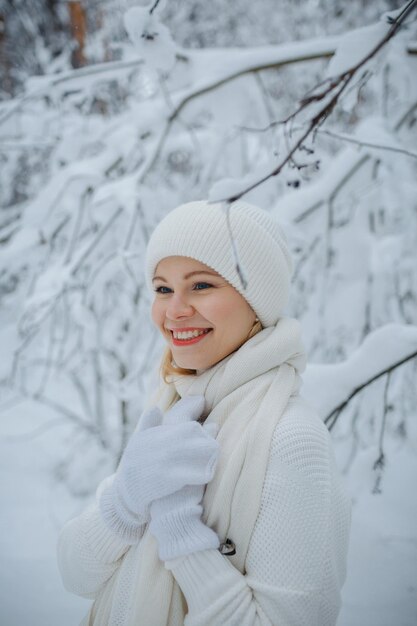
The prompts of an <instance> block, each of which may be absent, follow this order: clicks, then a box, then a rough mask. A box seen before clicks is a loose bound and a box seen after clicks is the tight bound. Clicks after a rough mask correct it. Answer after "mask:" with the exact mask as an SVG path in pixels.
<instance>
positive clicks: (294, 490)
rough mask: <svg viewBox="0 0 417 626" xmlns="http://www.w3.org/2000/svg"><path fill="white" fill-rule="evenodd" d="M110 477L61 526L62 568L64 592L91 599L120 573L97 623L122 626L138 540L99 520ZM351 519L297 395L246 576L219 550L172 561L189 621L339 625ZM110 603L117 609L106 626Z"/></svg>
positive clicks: (327, 452)
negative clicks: (128, 540) (100, 502)
mask: <svg viewBox="0 0 417 626" xmlns="http://www.w3.org/2000/svg"><path fill="white" fill-rule="evenodd" d="M112 480H113V477H109V478H107V479H105V480H104V481H103V482H102V483H101V484H100V485H99V487H98V489H97V495H96V501H95V502H94V503H93V504H92V505H91V506H90V507H88V509H87V510H86V511H84V512H83V513H82V514H81V515H79V516H78V517H77V518H75V519H73V520H70V521H68V522H67V523H66V524H65V526H64V527H63V529H62V531H61V533H60V537H59V543H58V564H59V568H60V571H61V575H62V579H63V582H64V585H65V587H66V589H67V590H68V591H71V592H73V593H75V594H78V595H80V596H82V597H85V598H94V597H98V596H100V595H102V596H103V597H104V596H105V594H106V590H107V587H106V582H107V581H108V580H109V579H111V577H112V576H114V574H115V573H116V571H117V570H119V569H122V574H123V575H122V576H120V578H119V584H118V586H117V588H116V589H115V590H114V594H113V595H112V597H111V599H109V604H108V606H105V603H102V604H101V605H100V609H99V612H98V613H97V614H96V615H95V616H94V619H95V621H96V623H98V624H100V626H108V625H109V624H110V623H111V626H125V624H126V621H125V620H126V606H127V604H128V602H129V600H130V598H131V597H132V595H134V593H135V584H134V583H135V578H134V575H135V571H136V568H137V566H138V559H139V557H140V545H141V544H140V541H138V544H137V546H136V549H134V548H133V547H132V546H130V545H129V544H128V543H126V542H125V541H123V540H122V539H121V538H120V537H119V535H118V534H116V533H114V532H111V531H110V530H109V529H108V527H107V526H106V525H105V524H104V523H103V520H102V518H101V515H100V512H99V510H98V500H99V498H100V494H101V492H102V491H103V489H104V488H105V487H106V486H107V485H108V484H109V482H111V481H112ZM249 504H250V503H248V505H249ZM350 520H351V500H350V498H349V497H348V494H347V493H346V491H345V488H344V485H343V483H342V480H341V477H340V474H339V472H338V469H337V467H336V463H335V459H334V455H333V449H332V443H331V439H330V435H329V432H328V431H327V428H326V427H325V426H324V424H323V422H322V421H321V420H320V419H319V418H318V417H317V415H316V414H315V413H314V412H313V411H312V410H311V408H310V407H309V406H308V405H307V404H306V403H305V402H304V401H303V400H302V399H301V398H300V397H299V396H298V397H293V398H292V399H291V400H290V402H289V403H288V405H287V409H286V411H285V413H284V415H283V417H282V418H281V420H280V421H279V422H278V424H277V426H276V429H275V431H274V434H273V438H272V442H271V449H270V458H269V462H268V467H267V473H266V476H265V483H264V487H263V490H262V499H261V505H260V508H259V514H258V518H257V521H256V525H255V527H254V531H253V534H252V537H251V541H250V544H249V550H248V553H247V558H246V575H244V576H243V575H242V574H241V573H240V572H239V571H238V570H237V569H236V568H234V567H233V566H232V565H231V564H230V562H229V560H228V558H227V557H225V556H223V555H221V554H220V553H219V552H218V551H217V550H205V551H201V552H195V553H194V554H191V555H189V556H186V557H181V558H179V559H175V560H173V561H170V562H169V563H167V566H168V567H170V568H171V571H172V573H173V574H174V575H175V577H176V579H177V581H178V582H179V583H180V585H181V589H182V591H183V593H184V595H185V597H186V601H187V605H188V615H187V617H186V618H185V621H184V625H185V626H197V625H199V626H220V625H222V626H232V625H233V626H294V624H296V625H297V626H335V624H336V620H337V616H338V613H339V611H340V606H341V595H340V590H341V588H342V586H343V583H344V580H345V576H346V555H347V550H348V539H349V529H350ZM150 583H152V580H151V581H150ZM111 604H113V606H117V607H119V610H118V611H115V610H113V616H112V621H111V622H110V621H109V615H110V605H111ZM139 623H140V622H138V624H139ZM87 625H88V621H84V622H83V626H87ZM135 626H136V625H135ZM161 626H162V625H161Z"/></svg>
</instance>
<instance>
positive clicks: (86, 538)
mask: <svg viewBox="0 0 417 626" xmlns="http://www.w3.org/2000/svg"><path fill="white" fill-rule="evenodd" d="M113 480H114V474H112V475H111V476H109V477H107V478H105V479H104V480H103V481H102V482H101V483H100V485H99V486H98V488H97V491H96V497H95V501H94V502H93V503H92V504H91V505H90V506H89V507H87V509H86V510H85V511H83V513H81V515H79V516H78V517H76V518H74V519H71V520H69V521H68V522H67V523H66V524H65V525H64V526H63V528H62V530H61V532H60V534H59V537H58V544H57V559H58V567H59V570H60V573H61V578H62V581H63V584H64V587H65V589H66V590H67V591H70V592H72V593H75V594H77V595H80V596H82V597H84V598H94V597H95V596H96V595H97V593H98V592H99V591H100V589H101V588H102V587H103V586H104V584H105V583H106V582H107V580H108V579H109V578H110V577H111V576H112V574H113V573H114V572H115V570H116V569H117V568H118V567H119V566H120V562H121V559H122V557H123V555H124V554H125V552H126V551H127V550H128V549H129V548H130V547H131V545H132V541H131V540H128V539H126V538H125V537H123V535H122V534H120V533H117V532H116V531H115V530H114V529H113V528H111V527H110V526H109V524H106V523H105V522H104V520H103V516H102V513H101V512H100V504H99V503H100V498H101V495H102V493H103V491H105V489H106V488H107V487H108V486H109V485H110V484H111V482H112V481H113ZM143 530H144V526H143V525H142V526H141V527H140V528H139V527H138V530H137V541H139V539H140V537H141V536H142V534H143ZM130 539H131V538H130Z"/></svg>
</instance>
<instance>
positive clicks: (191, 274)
mask: <svg viewBox="0 0 417 626" xmlns="http://www.w3.org/2000/svg"><path fill="white" fill-rule="evenodd" d="M196 274H209V275H210V276H217V277H218V274H215V273H214V272H207V271H204V270H197V271H195V272H189V273H188V274H185V275H184V280H186V279H187V278H190V277H191V276H195V275H196ZM154 280H163V281H164V283H167V282H168V281H167V280H166V279H165V278H163V277H162V276H154V277H153V278H152V282H153V281H154Z"/></svg>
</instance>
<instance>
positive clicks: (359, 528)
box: [0, 403, 417, 626]
mask: <svg viewBox="0 0 417 626" xmlns="http://www.w3.org/2000/svg"><path fill="white" fill-rule="evenodd" d="M34 412H37V413H38V412H39V408H38V407H36V406H34V405H33V404H29V403H22V404H19V405H16V406H15V407H13V408H11V409H9V411H8V412H7V413H5V414H4V415H3V419H2V422H1V424H2V425H1V432H0V434H1V440H0V441H1V443H0V459H1V460H0V492H1V496H0V497H1V511H2V512H1V517H0V555H1V563H2V567H1V573H0V623H1V625H2V626H56V625H57V624H60V626H76V625H77V624H78V623H79V622H80V621H81V618H82V617H83V615H84V613H85V612H86V610H87V607H88V606H89V604H90V601H88V600H85V599H83V598H79V597H77V596H74V595H72V594H70V593H67V592H66V591H65V589H64V588H63V586H62V583H61V579H60V575H59V571H58V568H57V562H56V554H55V550H56V542H57V537H58V533H59V528H60V527H61V526H62V524H63V522H64V520H65V519H67V518H69V517H72V516H73V515H75V514H76V513H77V512H78V511H80V510H81V509H82V508H83V507H84V506H86V504H87V502H86V501H85V500H71V499H69V498H68V497H67V496H66V495H65V491H64V490H60V489H59V488H58V487H57V483H56V482H55V481H54V480H53V477H51V475H50V473H49V472H48V465H49V463H50V461H51V459H56V458H57V457H58V456H59V449H60V448H59V447H60V446H62V445H64V444H63V443H62V439H64V438H61V437H60V436H59V437H57V436H56V433H54V434H53V433H52V432H51V433H50V434H47V435H46V436H43V437H37V438H34V439H29V440H27V441H24V442H23V441H20V442H19V443H17V442H10V441H9V442H6V441H5V436H6V435H7V436H10V435H12V434H14V435H16V434H18V433H20V434H22V433H24V432H27V431H30V430H31V428H32V426H31V424H33V418H32V416H33V414H34ZM49 417H50V416H48V414H47V413H46V412H45V414H44V415H43V418H42V419H43V421H44V422H46V421H47V420H48V418H49ZM416 417H417V416H416ZM43 421H40V424H42V423H43ZM337 449H338V448H337V446H336V453H337ZM389 453H390V454H389V463H388V465H387V467H386V471H385V474H384V479H383V484H382V493H381V494H372V493H371V488H370V486H371V484H372V483H371V473H372V472H371V471H370V467H371V464H372V459H373V458H374V456H375V450H366V451H363V452H361V453H359V454H358V457H357V459H356V460H355V463H354V465H353V466H352V469H351V472H350V473H349V476H348V477H346V482H347V486H348V489H349V491H350V493H351V494H352V497H353V501H354V505H353V520H352V534H351V544H350V553H349V563H348V577H347V581H346V584H345V587H344V591H343V600H344V602H343V608H342V611H341V615H340V618H339V622H338V626H415V624H416V619H417V525H416V523H415V520H416V519H417V498H415V495H414V494H415V484H416V480H417V457H416V455H415V453H413V452H412V451H410V450H409V448H408V447H404V446H402V447H398V448H397V449H395V446H392V449H390V450H389Z"/></svg>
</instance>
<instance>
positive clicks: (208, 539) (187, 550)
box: [149, 423, 220, 561]
mask: <svg viewBox="0 0 417 626" xmlns="http://www.w3.org/2000/svg"><path fill="white" fill-rule="evenodd" d="M203 428H204V430H205V431H206V432H208V433H210V435H211V436H212V437H215V436H216V434H217V430H218V427H217V424H213V423H209V424H205V425H204V426H203ZM214 470H215V467H213V469H212V476H211V478H212V477H213V475H214ZM211 478H210V479H209V481H207V482H210V480H211ZM204 490H205V485H186V486H185V487H183V488H182V489H180V490H179V491H176V492H175V493H172V494H171V495H168V496H165V497H163V498H159V499H158V500H154V501H153V502H152V503H151V505H150V515H151V521H150V524H149V530H150V532H151V533H152V534H153V535H154V537H155V538H156V540H157V542H158V554H159V558H160V559H161V561H168V560H170V559H175V558H177V557H179V556H186V555H187V554H192V553H193V552H197V551H198V550H208V549H211V548H214V549H217V548H218V547H219V546H220V541H219V538H218V536H217V534H216V533H215V532H214V530H212V529H211V528H210V527H209V526H207V525H206V524H204V522H203V521H202V520H201V515H202V512H203V506H202V504H201V501H202V498H203V495H204Z"/></svg>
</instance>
